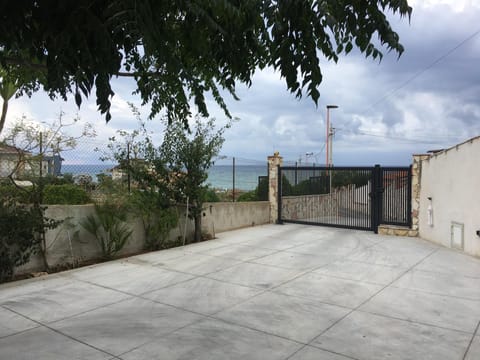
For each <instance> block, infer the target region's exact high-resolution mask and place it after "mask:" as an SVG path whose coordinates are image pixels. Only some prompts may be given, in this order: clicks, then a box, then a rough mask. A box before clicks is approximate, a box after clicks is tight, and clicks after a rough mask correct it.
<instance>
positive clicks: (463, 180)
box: [418, 137, 480, 256]
mask: <svg viewBox="0 0 480 360" xmlns="http://www.w3.org/2000/svg"><path fill="white" fill-rule="evenodd" d="M479 165H480V137H477V138H474V139H471V140H469V141H467V142H465V143H462V144H459V145H457V146H455V147H452V148H450V149H448V150H445V151H442V152H440V153H437V154H434V155H431V156H429V157H424V158H423V159H422V161H421V176H420V179H419V181H420V192H419V199H418V201H419V208H418V221H419V235H420V237H422V238H424V239H427V240H430V241H433V242H436V243H439V244H441V245H444V246H447V247H454V248H455V247H456V248H459V244H458V242H457V241H454V242H453V243H452V224H454V225H455V224H456V225H455V226H456V227H454V229H453V230H454V240H458V239H460V237H461V231H460V229H461V226H462V224H463V249H461V250H463V251H465V252H466V253H468V254H470V255H474V256H480V237H479V236H478V235H477V234H476V231H478V230H480V166H479ZM429 197H430V198H431V200H429V199H428V198H429ZM429 205H431V208H432V220H433V222H432V224H429V213H428V209H429Z"/></svg>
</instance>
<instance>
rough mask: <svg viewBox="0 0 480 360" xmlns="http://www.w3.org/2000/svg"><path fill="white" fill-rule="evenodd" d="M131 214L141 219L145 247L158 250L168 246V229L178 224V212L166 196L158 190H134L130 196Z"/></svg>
mask: <svg viewBox="0 0 480 360" xmlns="http://www.w3.org/2000/svg"><path fill="white" fill-rule="evenodd" d="M130 206H131V210H132V213H133V215H135V216H137V217H138V218H140V219H141V221H142V224H143V229H144V232H145V249H147V250H160V249H164V248H166V247H169V246H168V236H169V234H170V231H171V230H172V229H173V228H175V226H177V224H178V213H177V211H176V208H175V207H173V206H171V204H170V202H169V201H168V197H166V196H165V194H163V193H162V192H159V191H158V190H156V191H155V190H153V189H151V188H150V190H135V191H133V192H132V194H131V196H130Z"/></svg>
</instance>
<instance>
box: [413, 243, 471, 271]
mask: <svg viewBox="0 0 480 360" xmlns="http://www.w3.org/2000/svg"><path fill="white" fill-rule="evenodd" d="M416 269H417V270H425V271H433V272H440V273H444V274H458V275H463V276H471V277H475V278H480V259H478V258H474V257H472V256H469V255H466V254H464V253H460V252H457V251H455V250H452V249H440V250H438V251H437V252H435V253H434V254H432V255H431V256H429V257H428V258H427V259H425V260H424V261H422V263H421V264H419V265H418V266H417V267H416Z"/></svg>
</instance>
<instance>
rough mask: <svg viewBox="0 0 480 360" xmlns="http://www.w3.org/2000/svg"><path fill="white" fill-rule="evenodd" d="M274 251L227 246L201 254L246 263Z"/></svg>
mask: <svg viewBox="0 0 480 360" xmlns="http://www.w3.org/2000/svg"><path fill="white" fill-rule="evenodd" d="M276 251H277V250H269V249H264V248H260V247H253V246H247V245H228V246H222V247H220V248H215V249H208V250H205V251H202V252H201V253H202V254H205V255H210V256H220V257H224V258H229V259H236V260H240V261H248V260H253V259H257V258H260V257H263V256H266V255H270V254H273V253H275V252H276Z"/></svg>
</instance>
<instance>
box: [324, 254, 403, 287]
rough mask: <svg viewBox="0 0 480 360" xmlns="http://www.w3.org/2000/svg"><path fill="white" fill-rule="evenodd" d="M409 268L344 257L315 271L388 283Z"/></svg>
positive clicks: (349, 278) (379, 283)
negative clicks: (345, 258) (369, 262)
mask: <svg viewBox="0 0 480 360" xmlns="http://www.w3.org/2000/svg"><path fill="white" fill-rule="evenodd" d="M407 270H408V269H407V268H404V267H398V266H395V267H394V266H386V265H376V264H368V263H363V262H358V261H351V260H344V259H343V260H338V261H335V262H333V263H332V264H329V265H327V266H324V267H322V268H320V269H318V270H315V273H318V274H324V275H328V276H333V277H339V278H342V279H347V280H356V281H361V282H368V283H373V284H378V285H388V284H390V283H391V282H392V281H394V280H396V279H397V278H398V277H399V276H400V275H402V274H403V273H405V272H406V271H407Z"/></svg>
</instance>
